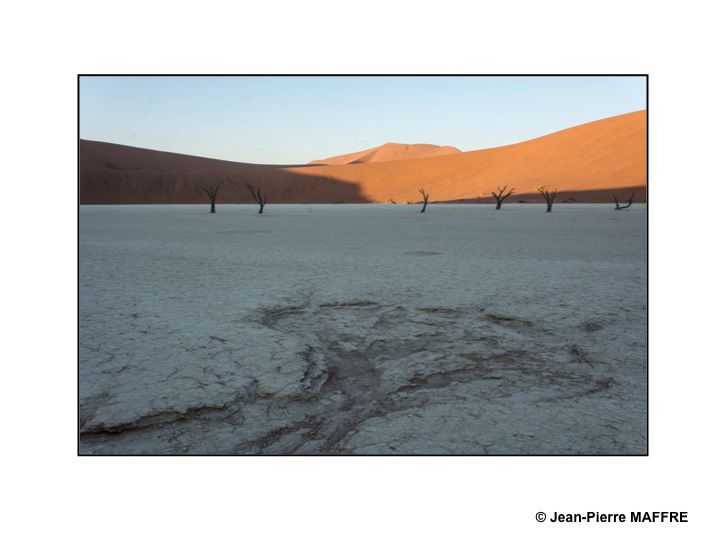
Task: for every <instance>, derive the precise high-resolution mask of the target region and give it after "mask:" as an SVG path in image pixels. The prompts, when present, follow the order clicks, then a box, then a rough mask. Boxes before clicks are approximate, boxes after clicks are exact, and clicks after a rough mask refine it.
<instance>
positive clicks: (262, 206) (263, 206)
mask: <svg viewBox="0 0 720 540" xmlns="http://www.w3.org/2000/svg"><path fill="white" fill-rule="evenodd" d="M263 208H265V203H262V204H261V205H260V211H259V212H258V214H262V211H263Z"/></svg>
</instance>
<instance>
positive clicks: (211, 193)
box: [200, 180, 222, 214]
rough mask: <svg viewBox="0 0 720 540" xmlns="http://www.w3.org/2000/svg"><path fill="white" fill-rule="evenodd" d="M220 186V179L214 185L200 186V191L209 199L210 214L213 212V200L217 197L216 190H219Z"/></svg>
mask: <svg viewBox="0 0 720 540" xmlns="http://www.w3.org/2000/svg"><path fill="white" fill-rule="evenodd" d="M220 186H222V180H220V181H219V182H218V183H217V184H215V185H214V186H209V187H201V188H200V191H202V192H204V193H205V194H206V195H207V196H208V198H209V199H210V213H211V214H214V213H215V200H216V199H217V194H218V191H220Z"/></svg>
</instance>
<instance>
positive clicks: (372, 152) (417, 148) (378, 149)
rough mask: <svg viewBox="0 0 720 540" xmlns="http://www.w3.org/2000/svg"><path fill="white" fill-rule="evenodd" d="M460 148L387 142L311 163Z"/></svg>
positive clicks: (409, 156) (360, 160)
mask: <svg viewBox="0 0 720 540" xmlns="http://www.w3.org/2000/svg"><path fill="white" fill-rule="evenodd" d="M459 152H460V150H458V149H457V148H455V147H454V146H437V145H434V144H400V143H392V142H389V143H385V144H383V145H380V146H375V147H373V148H368V149H367V150H360V151H359V152H352V153H350V154H342V155H340V156H333V157H329V158H325V159H316V160H314V161H311V162H310V165H350V164H353V163H375V162H379V161H396V160H400V159H417V158H424V157H431V156H442V155H445V154H457V153H459Z"/></svg>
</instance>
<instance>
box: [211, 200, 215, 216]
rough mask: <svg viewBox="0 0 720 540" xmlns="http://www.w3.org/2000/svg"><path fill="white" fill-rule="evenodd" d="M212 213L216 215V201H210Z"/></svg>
mask: <svg viewBox="0 0 720 540" xmlns="http://www.w3.org/2000/svg"><path fill="white" fill-rule="evenodd" d="M210 213H211V214H214V213H215V201H210Z"/></svg>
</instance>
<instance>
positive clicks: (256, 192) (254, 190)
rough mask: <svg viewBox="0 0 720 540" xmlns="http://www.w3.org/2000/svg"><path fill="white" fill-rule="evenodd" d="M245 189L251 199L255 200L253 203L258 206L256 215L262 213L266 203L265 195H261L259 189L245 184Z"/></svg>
mask: <svg viewBox="0 0 720 540" xmlns="http://www.w3.org/2000/svg"><path fill="white" fill-rule="evenodd" d="M246 186H247V188H248V189H249V190H250V193H251V194H252V196H253V199H255V202H256V203H258V204H259V205H260V210H259V211H258V214H262V213H263V208H265V203H266V202H267V193H263V192H262V191H261V190H260V188H259V187H256V186H253V185H250V184H246Z"/></svg>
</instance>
